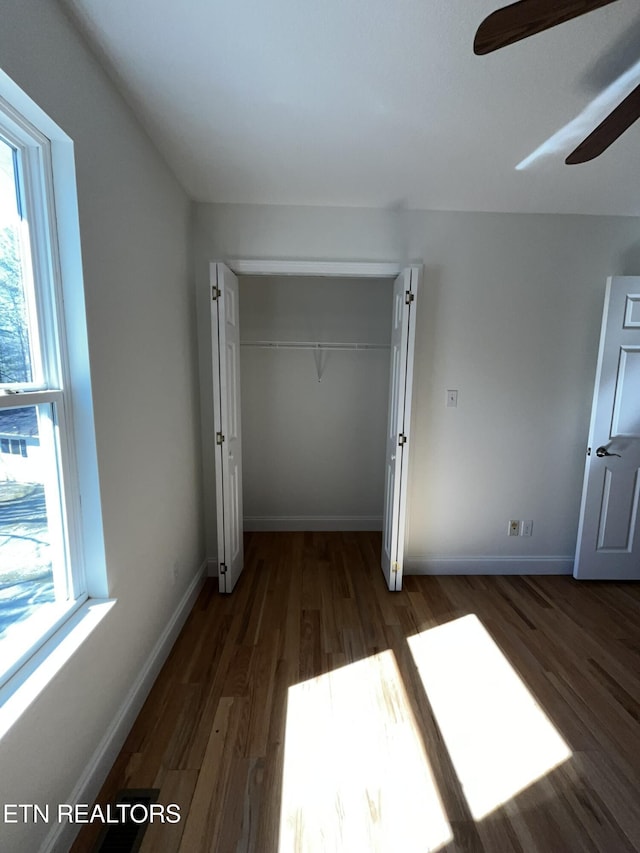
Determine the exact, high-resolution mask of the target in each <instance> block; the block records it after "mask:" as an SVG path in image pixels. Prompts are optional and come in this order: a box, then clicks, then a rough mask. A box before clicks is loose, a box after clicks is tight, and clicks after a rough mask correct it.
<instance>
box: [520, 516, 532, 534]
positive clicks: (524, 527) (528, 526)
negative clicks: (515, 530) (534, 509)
mask: <svg viewBox="0 0 640 853" xmlns="http://www.w3.org/2000/svg"><path fill="white" fill-rule="evenodd" d="M532 535H533V521H531V520H530V519H529V520H527V521H521V522H520V536H532Z"/></svg>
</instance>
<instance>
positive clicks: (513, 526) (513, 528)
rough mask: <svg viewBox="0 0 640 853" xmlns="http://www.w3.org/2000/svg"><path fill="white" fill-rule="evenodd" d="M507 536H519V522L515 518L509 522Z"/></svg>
mask: <svg viewBox="0 0 640 853" xmlns="http://www.w3.org/2000/svg"><path fill="white" fill-rule="evenodd" d="M507 533H508V534H509V536H520V522H519V521H518V520H516V519H515V518H512V519H511V521H510V522H509V529H508V530H507Z"/></svg>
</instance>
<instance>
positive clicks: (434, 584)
mask: <svg viewBox="0 0 640 853" xmlns="http://www.w3.org/2000/svg"><path fill="white" fill-rule="evenodd" d="M379 552H380V537H379V534H374V533H330V534H329V533H295V534H293V533H292V534H282V533H281V534H248V535H247V537H246V555H245V571H244V573H243V575H242V577H241V578H240V581H239V583H238V586H237V588H236V590H235V592H234V593H233V594H232V595H231V596H221V595H219V594H218V592H217V582H214V581H213V580H208V581H207V583H206V585H205V587H204V588H203V590H202V593H201V594H200V597H199V599H198V601H197V603H196V606H195V607H194V610H193V611H192V613H191V615H190V617H189V619H188V621H187V623H186V625H185V627H184V629H183V631H182V633H181V635H180V637H179V639H178V641H177V643H176V645H175V647H174V648H173V650H172V652H171V654H170V656H169V658H168V660H167V662H166V664H165V666H164V669H163V671H162V673H161V675H160V677H159V678H158V680H157V682H156V684H155V686H154V687H153V689H152V691H151V693H150V695H149V698H148V700H147V702H146V704H145V706H144V708H143V710H142V711H141V713H140V715H139V717H138V719H137V721H136V723H135V725H134V727H133V729H132V731H131V733H130V735H129V737H128V739H127V742H126V743H125V745H124V748H123V749H122V752H121V754H120V756H119V757H118V759H117V761H116V763H115V765H114V767H113V770H112V771H111V773H110V775H109V777H108V779H107V781H106V783H105V785H104V788H103V790H102V792H101V795H100V797H99V800H98V802H100V803H103V804H105V803H107V802H109V801H112V800H113V797H114V795H115V793H116V792H117V791H118V790H119V789H121V788H154V787H155V788H159V789H160V797H159V802H160V803H163V804H165V805H166V804H169V803H176V804H178V805H179V806H180V810H181V816H182V819H181V820H180V822H179V823H176V824H167V823H165V824H159V823H155V822H154V824H153V825H152V826H150V827H149V829H148V830H147V832H146V835H145V837H144V841H143V844H142V847H141V850H142V851H143V853H170V851H182V853H198V851H205V850H206V851H215V853H246V851H251V852H252V853H315V851H318V853H324V851H344V853H369V851H375V852H376V853H414V851H415V852H416V853H417V851H427V850H439V851H442V853H454V851H487V853H509V851H520V852H521V853H530V851H531V852H532V853H533V851H536V853H537V851H539V853H573V851H576V853H578V851H598V852H599V853H626V851H640V587H639V586H638V584H633V583H627V584H623V583H595V582H580V583H578V582H576V581H574V580H573V579H571V578H569V577H412V576H408V577H405V583H404V589H403V591H402V592H400V593H390V592H388V591H387V589H386V587H385V584H384V580H383V577H382V573H381V571H380V569H379ZM99 830H100V827H99V825H97V824H91V825H88V826H86V827H84V828H83V830H82V832H81V833H80V835H79V837H78V839H77V840H76V843H75V845H74V846H73V848H72V850H73V853H81V851H90V850H92V848H93V845H94V844H95V841H96V837H97V834H98V833H99Z"/></svg>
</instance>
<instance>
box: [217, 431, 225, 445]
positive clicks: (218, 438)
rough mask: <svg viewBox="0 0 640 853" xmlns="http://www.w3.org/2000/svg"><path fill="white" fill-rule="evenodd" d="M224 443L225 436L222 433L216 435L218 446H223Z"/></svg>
mask: <svg viewBox="0 0 640 853" xmlns="http://www.w3.org/2000/svg"><path fill="white" fill-rule="evenodd" d="M223 441H224V436H223V434H222V433H221V432H217V433H216V444H222V442H223Z"/></svg>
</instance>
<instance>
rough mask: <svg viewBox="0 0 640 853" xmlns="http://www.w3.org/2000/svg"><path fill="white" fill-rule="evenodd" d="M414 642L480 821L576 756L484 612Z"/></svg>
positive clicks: (458, 770) (443, 729) (440, 721)
mask: <svg viewBox="0 0 640 853" xmlns="http://www.w3.org/2000/svg"><path fill="white" fill-rule="evenodd" d="M408 643H409V646H410V648H411V653H412V655H413V657H414V660H415V662H416V665H417V667H418V670H419V672H420V676H421V679H422V682H423V685H424V689H425V691H426V693H427V696H428V698H429V701H430V703H431V706H432V708H433V711H434V714H435V717H436V719H437V722H438V725H439V726H440V730H441V732H442V735H443V737H444V740H445V743H446V746H447V749H448V751H449V755H450V757H451V760H452V762H453V765H454V767H455V770H456V773H457V775H458V778H459V780H460V783H461V785H462V787H463V790H464V794H465V797H466V799H467V802H468V804H469V808H470V810H471V813H472V815H473V817H474V818H475V820H481V819H482V818H483V817H485V816H486V815H487V814H489V813H490V812H492V811H493V810H494V809H496V808H498V807H499V806H500V805H501V804H503V803H505V802H507V801H508V800H510V799H511V798H512V797H514V796H515V795H516V794H518V793H519V792H520V791H522V790H524V789H525V788H527V787H529V785H531V784H532V783H533V782H535V781H536V780H537V779H540V778H541V777H543V776H545V775H546V774H547V773H549V772H550V771H551V770H552V769H553V768H554V767H557V766H558V765H559V764H561V763H562V762H563V761H566V760H567V759H568V758H570V757H571V751H570V750H569V748H568V746H567V744H566V743H565V742H564V740H563V739H562V738H561V737H560V735H559V734H558V732H557V730H556V729H555V727H554V726H553V725H552V723H551V722H550V721H549V719H548V717H547V716H546V715H545V714H544V712H543V711H542V709H541V708H540V706H539V705H538V704H537V702H536V701H535V699H534V697H533V696H532V695H531V693H530V692H529V690H528V689H527V688H526V687H525V685H524V684H523V682H522V680H521V679H520V677H519V676H518V674H517V673H516V671H515V670H514V669H513V667H512V666H511V664H510V663H509V662H508V660H507V659H506V657H505V656H504V655H503V654H502V652H501V651H500V649H499V648H498V646H497V645H496V643H495V642H494V640H493V639H492V638H491V636H490V634H489V633H488V631H487V630H486V629H485V628H484V626H483V625H482V623H481V622H480V620H479V619H478V618H477V616H475V615H469V616H464V617H462V618H460V619H456V620H455V621H453V622H448V623H447V624H445V625H440V626H438V627H436V628H431V629H429V630H427V631H424V632H423V633H421V634H418V635H416V636H414V637H410V638H409V639H408Z"/></svg>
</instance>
